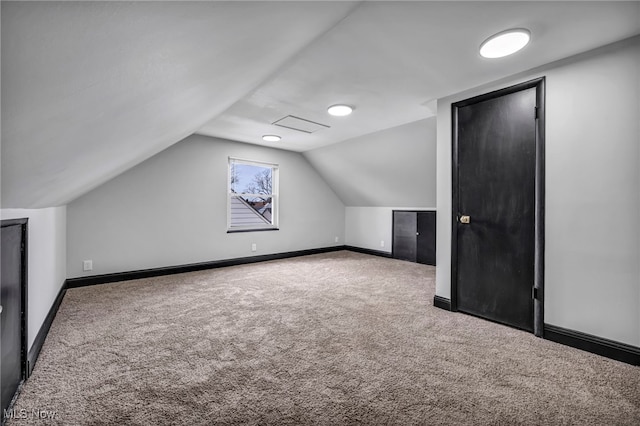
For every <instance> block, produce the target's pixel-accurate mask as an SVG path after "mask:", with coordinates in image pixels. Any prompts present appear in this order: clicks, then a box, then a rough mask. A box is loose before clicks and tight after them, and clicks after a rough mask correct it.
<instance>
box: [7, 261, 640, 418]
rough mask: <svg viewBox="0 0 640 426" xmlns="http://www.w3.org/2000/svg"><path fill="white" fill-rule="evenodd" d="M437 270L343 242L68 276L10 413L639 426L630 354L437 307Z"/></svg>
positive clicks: (638, 391)
mask: <svg viewBox="0 0 640 426" xmlns="http://www.w3.org/2000/svg"><path fill="white" fill-rule="evenodd" d="M434 275H435V269H434V268H433V267H430V266H425V265H418V264H413V263H408V262H403V261H398V260H392V259H385V258H380V257H374V256H367V255H363V254H359V253H352V252H347V251H342V252H334V253H327V254H321V255H313V256H306V257H299V258H293V259H288V260H281V261H272V262H264V263H260V264H253V265H244V266H237V267H229V268H222V269H216V270H209V271H202V272H194V273H188V274H181V275H173V276H166V277H160V278H152V279H143V280H136V281H128V282H121V283H113V284H103V285H98V286H92V287H84V288H78V289H71V290H69V291H68V292H67V294H66V297H65V299H64V301H63V303H62V305H61V307H60V310H59V312H58V315H57V317H56V319H55V321H54V323H53V326H52V328H51V331H50V333H49V336H48V338H47V340H46V342H45V344H44V347H43V349H42V352H41V354H40V358H39V360H38V362H37V364H36V367H35V370H34V373H33V375H32V377H31V378H30V379H29V381H28V382H27V383H26V385H25V386H24V388H23V390H22V393H21V395H20V397H19V399H18V400H17V403H16V407H15V409H16V410H17V411H16V412H18V413H19V412H20V410H25V411H24V412H23V413H27V414H26V415H24V417H26V418H24V419H14V420H12V421H10V422H9V423H8V424H10V425H22V424H60V425H103V424H106V425H162V424H167V425H210V424H249V425H257V424H273V425H275V424H320V425H341V424H358V423H360V424H397V425H409V424H434V425H435V424H451V425H489V424H491V425H640V368H638V367H634V366H631V365H627V364H624V363H620V362H617V361H613V360H610V359H607V358H602V357H599V356H597V355H593V354H589V353H586V352H583V351H580V350H577V349H573V348H570V347H567V346H563V345H559V344H556V343H553V342H550V341H546V340H543V339H539V338H536V337H534V336H533V335H531V334H528V333H525V332H522V331H519V330H515V329H511V328H509V327H505V326H502V325H498V324H494V323H491V322H488V321H483V320H481V319H478V318H474V317H471V316H467V315H464V314H460V313H451V312H447V311H444V310H441V309H438V308H435V307H433V306H432V301H433V295H434V287H435V285H434ZM34 410H40V412H45V413H46V411H51V412H54V413H55V417H54V419H53V420H52V419H48V420H41V419H37V418H36V415H34ZM35 413H37V411H36V412H35Z"/></svg>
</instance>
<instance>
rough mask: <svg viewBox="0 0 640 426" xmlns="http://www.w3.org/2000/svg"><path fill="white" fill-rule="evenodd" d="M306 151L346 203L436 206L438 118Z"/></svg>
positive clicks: (354, 204) (359, 205)
mask: <svg viewBox="0 0 640 426" xmlns="http://www.w3.org/2000/svg"><path fill="white" fill-rule="evenodd" d="M427 113H428V111H427V110H426V109H425V115H426V114H427ZM304 156H305V157H306V158H307V160H309V162H310V163H311V164H312V165H313V167H314V168H315V169H316V170H317V171H318V172H319V173H320V174H321V175H322V176H323V177H324V179H325V180H326V181H327V183H329V185H330V186H331V187H332V188H334V190H335V191H336V193H337V194H338V196H339V197H340V199H341V200H342V202H343V203H344V204H345V205H346V206H350V207H351V206H356V207H384V206H421V207H433V206H434V205H435V200H436V117H431V118H427V119H425V120H420V121H416V122H413V123H409V124H405V125H402V126H398V127H393V128H391V129H387V130H383V131H380V132H376V133H373V134H370V135H366V136H362V137H359V138H354V139H351V140H348V141H345V142H342V143H339V144H335V145H330V146H327V147H324V148H319V149H315V150H313V151H308V152H306V153H304Z"/></svg>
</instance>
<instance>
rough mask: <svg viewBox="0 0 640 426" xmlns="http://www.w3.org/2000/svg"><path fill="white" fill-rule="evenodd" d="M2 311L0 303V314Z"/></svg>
mask: <svg viewBox="0 0 640 426" xmlns="http://www.w3.org/2000/svg"><path fill="white" fill-rule="evenodd" d="M1 313H2V305H0V314H1Z"/></svg>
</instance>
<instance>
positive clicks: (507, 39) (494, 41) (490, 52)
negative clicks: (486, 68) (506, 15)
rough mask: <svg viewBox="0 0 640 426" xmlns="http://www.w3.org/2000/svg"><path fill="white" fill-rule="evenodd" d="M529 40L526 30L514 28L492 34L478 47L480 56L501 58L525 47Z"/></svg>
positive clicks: (529, 34) (528, 32)
mask: <svg viewBox="0 0 640 426" xmlns="http://www.w3.org/2000/svg"><path fill="white" fill-rule="evenodd" d="M530 39H531V32H530V31H529V30H527V29H526V28H515V29H512V30H506V31H502V32H499V33H498V34H494V35H492V36H491V37H489V38H488V39H486V40H485V41H483V42H482V44H481V45H480V55H482V56H483V57H485V58H491V59H493V58H502V57H503V56H508V55H511V54H513V53H516V52H517V51H518V50H520V49H522V48H523V47H525V46H526V45H527V44H528V43H529V40H530Z"/></svg>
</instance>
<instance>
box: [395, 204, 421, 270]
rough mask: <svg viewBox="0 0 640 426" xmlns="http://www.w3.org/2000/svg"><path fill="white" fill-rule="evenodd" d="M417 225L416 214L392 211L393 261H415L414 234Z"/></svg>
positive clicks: (415, 246) (416, 230)
mask: <svg viewBox="0 0 640 426" xmlns="http://www.w3.org/2000/svg"><path fill="white" fill-rule="evenodd" d="M417 233H418V223H417V221H416V212H410V211H395V210H394V211H393V245H392V251H393V257H394V258H395V259H401V260H408V261H410V262H415V261H416V256H417V249H418V247H417V244H416V236H417V235H416V234H417Z"/></svg>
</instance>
